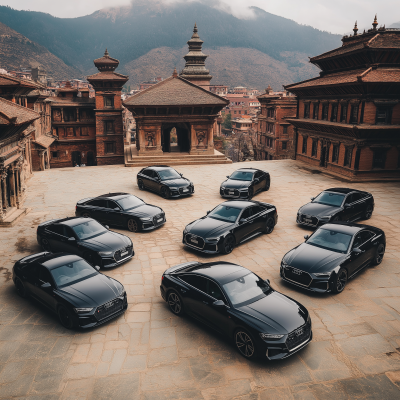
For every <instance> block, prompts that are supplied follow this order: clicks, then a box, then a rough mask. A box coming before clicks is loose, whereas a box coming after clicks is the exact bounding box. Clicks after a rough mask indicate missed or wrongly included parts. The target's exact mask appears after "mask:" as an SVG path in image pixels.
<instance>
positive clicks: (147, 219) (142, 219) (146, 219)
mask: <svg viewBox="0 0 400 400" xmlns="http://www.w3.org/2000/svg"><path fill="white" fill-rule="evenodd" d="M140 220H141V221H143V222H151V221H152V219H151V218H140Z"/></svg>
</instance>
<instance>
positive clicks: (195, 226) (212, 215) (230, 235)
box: [183, 200, 278, 254]
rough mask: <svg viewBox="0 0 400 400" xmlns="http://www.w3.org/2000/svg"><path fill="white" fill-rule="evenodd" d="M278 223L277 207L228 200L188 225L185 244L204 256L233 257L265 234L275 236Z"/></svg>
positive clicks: (184, 235) (257, 202)
mask: <svg viewBox="0 0 400 400" xmlns="http://www.w3.org/2000/svg"><path fill="white" fill-rule="evenodd" d="M277 222H278V213H277V210H276V207H275V206H273V205H272V204H267V203H261V202H259V201H250V200H248V201H247V200H232V201H226V202H224V203H222V204H220V205H219V206H217V207H215V208H214V209H213V210H212V211H208V212H207V215H206V216H204V217H202V218H200V219H198V220H196V221H193V222H191V223H190V224H189V225H186V228H185V230H184V231H183V243H184V244H185V245H186V246H189V247H191V248H193V249H196V250H199V251H202V252H203V253H209V254H215V253H223V254H229V253H230V252H232V250H233V248H234V247H235V246H236V245H237V244H239V243H242V242H244V241H246V240H249V239H251V238H253V237H254V236H257V235H259V234H261V233H271V232H272V231H273V230H274V227H275V225H276V223H277Z"/></svg>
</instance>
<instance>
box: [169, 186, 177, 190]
mask: <svg viewBox="0 0 400 400" xmlns="http://www.w3.org/2000/svg"><path fill="white" fill-rule="evenodd" d="M170 189H171V190H178V188H177V187H170Z"/></svg>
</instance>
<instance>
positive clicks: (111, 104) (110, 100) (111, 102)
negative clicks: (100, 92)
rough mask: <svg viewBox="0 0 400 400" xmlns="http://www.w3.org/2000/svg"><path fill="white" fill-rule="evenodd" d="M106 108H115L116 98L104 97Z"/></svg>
mask: <svg viewBox="0 0 400 400" xmlns="http://www.w3.org/2000/svg"><path fill="white" fill-rule="evenodd" d="M104 108H114V96H105V97H104Z"/></svg>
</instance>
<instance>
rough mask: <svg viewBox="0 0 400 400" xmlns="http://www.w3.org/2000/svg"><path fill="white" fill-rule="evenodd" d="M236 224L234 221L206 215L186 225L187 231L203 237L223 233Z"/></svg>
mask: <svg viewBox="0 0 400 400" xmlns="http://www.w3.org/2000/svg"><path fill="white" fill-rule="evenodd" d="M233 226H234V224H233V223H232V222H224V221H220V220H218V219H214V218H208V217H204V218H201V219H198V220H197V221H194V222H192V223H191V224H189V225H187V226H186V231H187V232H189V233H192V234H193V235H197V236H201V237H203V238H207V237H212V236H213V235H217V234H222V233H223V232H225V231H226V230H228V229H231V228H232V227H233Z"/></svg>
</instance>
